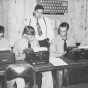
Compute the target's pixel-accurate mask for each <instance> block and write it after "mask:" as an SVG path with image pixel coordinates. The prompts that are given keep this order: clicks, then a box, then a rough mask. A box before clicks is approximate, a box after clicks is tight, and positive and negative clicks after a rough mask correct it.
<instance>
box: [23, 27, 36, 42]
mask: <svg viewBox="0 0 88 88" xmlns="http://www.w3.org/2000/svg"><path fill="white" fill-rule="evenodd" d="M23 35H24V36H25V37H26V38H27V39H28V40H29V41H33V40H34V38H35V30H34V28H33V27H32V26H25V27H24V31H23Z"/></svg>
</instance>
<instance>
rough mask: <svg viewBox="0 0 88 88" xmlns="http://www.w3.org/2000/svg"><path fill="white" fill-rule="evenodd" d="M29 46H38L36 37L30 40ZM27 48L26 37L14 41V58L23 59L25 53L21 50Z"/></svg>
mask: <svg viewBox="0 0 88 88" xmlns="http://www.w3.org/2000/svg"><path fill="white" fill-rule="evenodd" d="M30 44H31V48H32V47H39V43H38V41H37V39H34V40H33V41H32V42H30ZM26 48H28V40H27V39H26V38H24V37H23V38H21V39H19V40H17V41H16V43H15V45H14V49H13V52H14V53H15V56H16V60H21V59H25V57H26V55H25V53H23V50H24V49H26Z"/></svg>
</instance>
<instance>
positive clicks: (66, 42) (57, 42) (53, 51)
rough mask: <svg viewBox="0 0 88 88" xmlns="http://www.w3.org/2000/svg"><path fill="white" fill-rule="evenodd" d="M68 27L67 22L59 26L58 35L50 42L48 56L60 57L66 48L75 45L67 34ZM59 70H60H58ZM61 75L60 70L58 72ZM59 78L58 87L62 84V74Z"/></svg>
mask: <svg viewBox="0 0 88 88" xmlns="http://www.w3.org/2000/svg"><path fill="white" fill-rule="evenodd" d="M68 29H69V24H68V23H67V22H63V23H61V24H60V27H59V30H58V31H59V35H57V36H56V37H54V38H53V39H52V41H51V44H50V57H60V56H62V55H64V54H65V53H66V52H67V48H68V47H70V46H75V42H74V39H73V38H72V37H71V36H69V35H67V32H68ZM59 72H60V71H59ZM60 73H61V74H60V75H62V72H60ZM60 77H61V78H59V87H60V86H61V84H62V76H60Z"/></svg>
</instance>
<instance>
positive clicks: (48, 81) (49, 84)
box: [8, 26, 53, 88]
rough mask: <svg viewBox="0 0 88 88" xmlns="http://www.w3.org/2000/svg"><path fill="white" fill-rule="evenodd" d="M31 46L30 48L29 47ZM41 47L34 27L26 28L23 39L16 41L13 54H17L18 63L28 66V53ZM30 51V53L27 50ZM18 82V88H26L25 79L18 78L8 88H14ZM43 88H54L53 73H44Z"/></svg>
mask: <svg viewBox="0 0 88 88" xmlns="http://www.w3.org/2000/svg"><path fill="white" fill-rule="evenodd" d="M29 45H30V46H29ZM33 47H39V43H38V40H37V39H36V38H35V30H34V28H33V27H32V26H26V27H25V28H24V31H23V37H22V38H21V39H19V40H18V41H16V43H15V46H14V49H13V52H15V56H16V61H17V62H18V61H21V62H22V63H23V64H26V63H27V62H25V59H26V54H25V52H26V53H33V50H32V48H33ZM28 49H30V52H27V50H28ZM15 82H16V84H17V88H25V80H24V79H23V78H16V79H14V80H11V81H10V82H9V84H10V86H8V88H13V85H14V83H15ZM41 88H53V81H52V75H51V72H42V87H41Z"/></svg>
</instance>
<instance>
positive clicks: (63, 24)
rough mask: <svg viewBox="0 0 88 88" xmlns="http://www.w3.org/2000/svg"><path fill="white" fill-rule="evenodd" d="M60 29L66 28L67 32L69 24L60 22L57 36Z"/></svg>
mask: <svg viewBox="0 0 88 88" xmlns="http://www.w3.org/2000/svg"><path fill="white" fill-rule="evenodd" d="M60 27H66V28H67V30H68V29H69V24H68V23H67V22H62V23H61V24H60V26H59V28H58V34H60Z"/></svg>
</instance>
